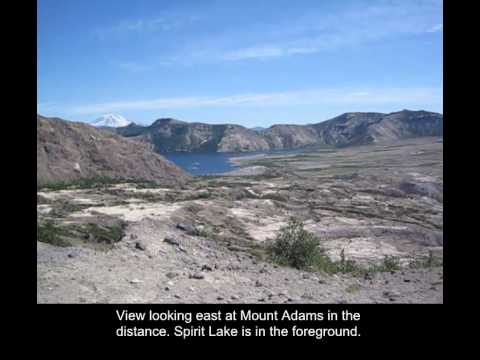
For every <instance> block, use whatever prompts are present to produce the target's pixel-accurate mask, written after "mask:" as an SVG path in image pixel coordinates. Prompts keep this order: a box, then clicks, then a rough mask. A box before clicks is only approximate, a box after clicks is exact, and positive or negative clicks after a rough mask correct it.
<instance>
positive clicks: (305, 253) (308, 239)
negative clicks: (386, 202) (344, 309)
mask: <svg viewBox="0 0 480 360" xmlns="http://www.w3.org/2000/svg"><path fill="white" fill-rule="evenodd" d="M267 251H268V253H269V256H270V258H271V260H273V261H274V262H275V263H277V264H279V265H283V266H291V267H294V268H297V269H302V270H308V271H320V272H324V273H328V274H335V273H342V274H347V273H348V274H351V275H354V276H366V275H368V274H372V273H378V272H391V271H397V270H400V269H401V266H400V261H399V258H398V257H395V256H388V255H387V256H385V257H384V259H383V261H382V263H381V264H374V265H370V266H368V267H364V266H360V265H358V264H357V263H355V261H353V260H348V259H346V257H345V251H344V250H342V251H341V253H340V260H339V261H333V260H331V259H330V258H329V257H328V256H327V255H326V254H325V250H324V249H323V248H322V247H321V242H320V240H319V239H318V238H317V237H316V236H315V235H314V234H312V233H309V232H308V231H306V230H305V229H304V224H303V222H302V221H301V220H299V219H296V218H291V219H290V221H289V223H288V224H287V225H286V226H285V227H283V228H282V229H280V231H279V234H278V235H277V238H276V239H275V241H274V242H273V243H272V244H271V245H270V246H269V248H268V250H267ZM440 265H441V263H440V262H439V260H438V259H436V258H434V257H433V255H432V254H431V253H430V256H429V258H428V259H426V260H419V261H416V262H414V263H411V264H410V267H416V268H418V267H433V266H440Z"/></svg>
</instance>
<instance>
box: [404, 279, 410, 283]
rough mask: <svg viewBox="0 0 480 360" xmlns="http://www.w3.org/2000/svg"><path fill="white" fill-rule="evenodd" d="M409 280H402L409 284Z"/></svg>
mask: <svg viewBox="0 0 480 360" xmlns="http://www.w3.org/2000/svg"><path fill="white" fill-rule="evenodd" d="M410 281H411V280H410V279H403V282H406V283H409V282H410Z"/></svg>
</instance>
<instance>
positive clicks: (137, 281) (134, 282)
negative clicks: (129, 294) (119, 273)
mask: <svg viewBox="0 0 480 360" xmlns="http://www.w3.org/2000/svg"><path fill="white" fill-rule="evenodd" d="M142 282H143V281H142V280H138V279H132V280H130V284H140V283H142Z"/></svg>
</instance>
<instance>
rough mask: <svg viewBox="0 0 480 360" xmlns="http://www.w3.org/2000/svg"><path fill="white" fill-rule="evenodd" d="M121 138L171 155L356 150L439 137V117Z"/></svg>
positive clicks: (185, 129) (146, 129) (359, 118)
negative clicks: (313, 148) (315, 148)
mask: <svg viewBox="0 0 480 360" xmlns="http://www.w3.org/2000/svg"><path fill="white" fill-rule="evenodd" d="M114 131H115V132H117V133H118V134H121V135H123V136H125V137H131V138H133V139H135V140H138V141H141V142H146V143H151V144H153V146H154V150H155V151H156V152H159V153H163V152H172V151H218V152H237V151H258V150H276V149H294V148H301V147H304V146H311V145H319V146H322V145H326V146H335V147H343V146H354V145H365V144H372V143H384V142H388V141H393V140H399V139H407V138H414V137H422V136H442V135H443V116H442V115H441V114H437V113H433V112H428V111H409V110H403V111H399V112H394V113H390V114H383V113H373V112H352V113H345V114H342V115H340V116H337V117H335V118H333V119H330V120H327V121H323V122H320V123H316V124H310V125H283V124H282V125H273V126H271V127H269V128H268V129H265V130H263V131H261V132H258V131H255V130H252V129H247V128H245V127H243V126H240V125H211V124H204V123H187V122H184V121H179V120H175V119H159V120H157V121H155V122H154V123H153V124H152V125H150V126H140V125H135V124H130V125H129V126H126V127H119V128H117V129H114Z"/></svg>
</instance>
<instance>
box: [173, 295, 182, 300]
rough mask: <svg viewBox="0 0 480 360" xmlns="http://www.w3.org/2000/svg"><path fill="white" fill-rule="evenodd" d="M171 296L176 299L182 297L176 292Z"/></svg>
mask: <svg viewBox="0 0 480 360" xmlns="http://www.w3.org/2000/svg"><path fill="white" fill-rule="evenodd" d="M173 297H175V298H177V299H181V298H182V297H181V296H180V295H178V294H175V295H173Z"/></svg>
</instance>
